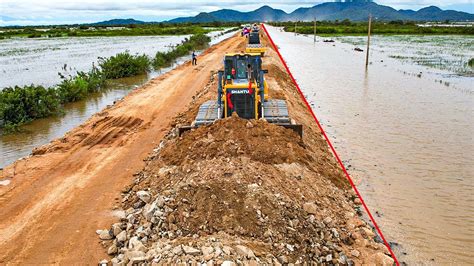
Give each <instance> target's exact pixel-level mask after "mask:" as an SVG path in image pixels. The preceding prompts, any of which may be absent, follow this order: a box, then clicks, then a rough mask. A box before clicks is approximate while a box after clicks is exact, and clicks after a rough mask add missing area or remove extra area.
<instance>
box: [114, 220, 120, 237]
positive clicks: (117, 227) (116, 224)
mask: <svg viewBox="0 0 474 266" xmlns="http://www.w3.org/2000/svg"><path fill="white" fill-rule="evenodd" d="M120 232H122V224H121V223H114V224H113V225H112V233H113V235H114V236H118V234H120Z"/></svg>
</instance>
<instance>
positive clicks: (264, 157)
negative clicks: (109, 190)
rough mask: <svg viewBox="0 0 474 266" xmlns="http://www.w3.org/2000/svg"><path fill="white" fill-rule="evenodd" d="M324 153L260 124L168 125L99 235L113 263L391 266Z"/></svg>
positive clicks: (236, 121)
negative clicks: (115, 217) (179, 130)
mask: <svg viewBox="0 0 474 266" xmlns="http://www.w3.org/2000/svg"><path fill="white" fill-rule="evenodd" d="M179 119H180V118H178V120H179ZM176 124H178V123H176ZM320 153H321V150H320V149H315V150H313V149H312V148H311V147H309V146H307V145H305V143H304V142H303V140H302V139H301V138H300V137H299V136H298V135H297V134H296V133H295V132H293V131H292V130H290V129H285V128H283V127H280V126H276V125H273V124H270V123H268V122H266V121H263V120H258V121H256V120H244V119H240V118H238V117H230V118H227V119H222V120H219V121H217V122H215V123H214V124H212V125H209V126H203V127H200V128H198V129H194V130H191V131H189V132H187V133H185V134H184V135H183V136H181V137H178V136H177V134H176V130H175V129H174V130H172V131H170V133H169V134H168V136H167V137H166V138H165V140H164V141H163V142H162V143H161V144H160V145H159V147H157V148H156V149H155V150H154V152H153V153H152V154H151V155H150V157H149V159H148V160H147V164H146V167H145V168H144V169H143V171H141V172H139V173H137V174H136V180H135V182H134V184H132V185H130V186H129V187H127V188H125V189H124V191H123V198H122V209H123V210H121V211H118V213H119V215H120V216H121V220H120V222H118V223H116V224H114V225H112V227H111V228H110V229H106V230H98V231H97V233H98V234H99V237H100V238H101V239H102V240H103V244H104V245H106V246H107V248H108V253H109V254H110V255H111V256H113V258H112V263H113V264H127V263H145V264H146V263H150V264H152V263H160V264H161V263H217V264H225V265H232V264H233V263H237V264H239V263H243V264H256V263H258V264H288V263H305V262H306V263H324V264H342V265H351V264H354V263H356V264H359V263H377V264H386V265H390V264H392V263H393V260H392V259H391V258H390V257H389V256H387V254H388V252H387V250H386V247H385V246H384V245H383V244H381V243H379V242H377V241H375V240H376V235H375V233H374V232H373V230H372V229H371V228H370V226H369V225H367V224H366V223H365V222H364V221H362V220H361V219H360V218H359V217H358V216H357V208H358V205H357V204H358V203H359V202H358V199H356V197H355V196H354V194H353V193H352V192H351V190H350V189H347V188H348V186H347V185H341V184H346V183H344V182H343V181H341V178H343V177H342V176H341V175H340V171H336V170H334V169H331V167H328V165H330V164H329V163H328V160H329V159H328V158H326V157H324V156H319V155H320ZM334 180H338V182H335V181H334Z"/></svg>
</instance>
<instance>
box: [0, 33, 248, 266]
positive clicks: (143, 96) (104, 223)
mask: <svg viewBox="0 0 474 266" xmlns="http://www.w3.org/2000/svg"><path fill="white" fill-rule="evenodd" d="M243 47H244V40H243V39H241V38H231V39H228V40H226V41H224V42H222V43H220V44H218V45H216V46H213V47H211V48H210V49H208V50H207V51H206V52H205V53H204V54H203V55H201V56H200V57H199V58H198V65H197V66H196V67H193V66H191V64H190V63H186V64H184V65H182V66H180V67H178V68H177V69H175V70H173V71H171V72H169V73H167V74H165V75H163V76H161V77H158V78H156V79H154V80H152V81H150V82H149V83H147V84H146V85H144V86H143V87H141V88H139V89H137V90H136V91H134V92H132V93H130V94H129V95H128V96H127V97H126V98H125V99H124V100H122V101H120V102H118V103H116V104H115V105H114V106H112V107H109V108H107V109H105V110H103V111H102V112H100V113H98V114H96V115H94V116H93V117H92V118H91V119H89V120H88V121H87V122H86V123H85V124H83V125H81V126H79V127H77V128H76V129H74V130H72V131H71V132H69V133H68V134H67V135H66V136H64V137H63V138H61V139H57V140H55V141H53V142H52V143H51V144H48V145H46V146H43V147H40V148H38V149H36V150H35V151H34V152H33V156H31V157H28V158H26V159H23V160H19V161H17V162H15V163H14V164H12V165H10V166H8V167H6V168H5V169H4V170H3V171H1V172H0V179H11V184H10V185H8V186H5V187H0V264H1V263H13V264H16V263H20V262H21V263H22V264H25V263H34V264H41V263H61V264H70V263H90V264H96V263H97V262H98V261H99V260H101V259H103V258H105V257H107V255H106V253H105V251H104V248H103V247H102V246H101V245H100V242H99V240H98V239H97V235H96V234H95V231H96V230H97V229H101V228H106V227H108V226H109V225H110V223H111V222H112V221H114V220H115V219H116V218H115V217H114V215H113V212H111V211H110V210H112V209H113V208H114V206H115V205H118V203H119V202H118V201H119V198H120V192H121V189H122V188H123V187H125V186H126V185H127V184H129V183H130V182H131V181H132V180H133V174H134V173H135V172H137V171H139V170H140V169H142V168H143V166H144V163H143V160H144V159H145V158H146V156H147V154H149V153H150V152H151V151H152V150H153V147H155V146H156V145H157V144H159V143H160V140H161V139H162V137H163V136H164V134H165V132H166V131H167V130H168V129H169V127H170V125H169V124H170V122H171V121H172V118H173V117H174V116H175V115H176V114H177V113H179V112H182V111H184V110H185V109H186V105H187V104H188V103H189V102H190V101H191V100H192V98H193V95H194V94H195V93H196V92H197V91H198V90H199V89H202V88H203V87H205V85H206V84H207V83H208V82H209V79H210V72H211V71H217V70H218V69H219V68H220V67H221V63H222V58H223V56H224V54H225V53H226V52H228V51H239V50H242V49H243Z"/></svg>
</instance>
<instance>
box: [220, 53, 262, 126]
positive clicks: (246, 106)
mask: <svg viewBox="0 0 474 266" xmlns="http://www.w3.org/2000/svg"><path fill="white" fill-rule="evenodd" d="M264 73H265V71H263V70H262V59H261V58H260V54H249V53H245V54H227V55H226V56H225V58H224V71H223V73H222V76H223V78H221V76H220V77H219V83H220V84H222V92H221V96H220V98H221V99H222V102H223V103H224V104H223V107H224V108H223V109H224V113H223V117H228V116H231V115H232V113H234V112H237V114H238V115H239V117H242V118H246V119H258V118H260V117H261V111H260V102H261V99H263V98H264V97H265V96H264V94H265V89H264V87H265V84H264V78H263V75H264Z"/></svg>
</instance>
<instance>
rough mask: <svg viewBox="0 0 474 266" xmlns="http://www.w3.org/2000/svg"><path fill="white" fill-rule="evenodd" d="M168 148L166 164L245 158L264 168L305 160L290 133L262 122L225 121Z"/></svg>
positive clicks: (164, 155)
mask: <svg viewBox="0 0 474 266" xmlns="http://www.w3.org/2000/svg"><path fill="white" fill-rule="evenodd" d="M176 144H177V145H168V146H167V147H166V148H165V149H163V151H162V152H161V157H162V158H163V160H164V161H165V163H167V164H175V165H176V164H182V163H185V162H187V161H190V160H203V159H213V158H222V159H225V158H235V157H238V156H241V155H246V156H248V157H249V158H250V159H251V160H252V161H259V162H262V163H266V164H277V163H284V162H287V163H291V162H297V161H298V162H305V163H308V160H309V159H310V158H308V157H307V156H305V155H306V152H305V145H304V143H303V141H302V140H301V138H300V137H299V136H298V135H297V134H296V133H295V132H294V131H292V130H289V129H285V128H283V127H280V126H277V125H272V124H269V123H266V122H264V121H256V120H252V121H247V120H243V119H238V118H236V117H229V118H227V119H223V120H221V121H218V122H216V123H215V124H213V125H211V126H208V127H201V128H198V129H197V130H194V131H193V132H190V133H188V134H187V135H186V137H185V138H183V139H182V140H179V141H178V142H177V143H176Z"/></svg>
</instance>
